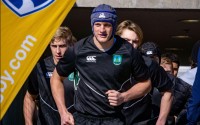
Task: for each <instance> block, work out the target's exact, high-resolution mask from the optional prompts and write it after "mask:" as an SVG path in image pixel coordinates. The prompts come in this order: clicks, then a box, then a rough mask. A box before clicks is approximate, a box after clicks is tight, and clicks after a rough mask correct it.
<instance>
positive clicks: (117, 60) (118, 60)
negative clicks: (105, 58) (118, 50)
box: [113, 55, 122, 65]
mask: <svg viewBox="0 0 200 125" xmlns="http://www.w3.org/2000/svg"><path fill="white" fill-rule="evenodd" d="M121 63H122V55H113V64H115V65H120V64H121Z"/></svg>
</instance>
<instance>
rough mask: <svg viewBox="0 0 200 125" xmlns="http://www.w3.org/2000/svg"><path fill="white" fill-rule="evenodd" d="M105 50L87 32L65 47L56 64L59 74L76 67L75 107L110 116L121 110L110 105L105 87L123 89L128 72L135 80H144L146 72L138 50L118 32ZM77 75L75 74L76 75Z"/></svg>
mask: <svg viewBox="0 0 200 125" xmlns="http://www.w3.org/2000/svg"><path fill="white" fill-rule="evenodd" d="M115 40H116V41H115V43H114V45H113V46H112V47H111V48H110V50H108V51H106V52H102V51H100V50H99V49H98V48H97V47H96V45H95V44H94V41H93V36H89V37H87V38H84V39H82V40H80V41H79V42H77V43H76V44H75V46H74V47H71V48H68V50H67V51H66V52H65V56H64V58H63V59H61V60H60V61H59V63H58V65H57V66H56V68H57V72H58V74H59V75H61V76H67V75H68V74H69V73H71V72H72V71H74V70H75V69H76V70H77V71H78V76H79V79H77V80H76V81H77V82H78V83H77V86H76V87H75V90H77V91H75V97H76V98H75V109H76V110H77V111H78V112H81V113H85V114H90V115H95V116H113V115H114V114H117V112H121V109H120V108H119V107H113V106H110V104H109V102H108V99H107V95H106V94H105V93H106V92H107V91H108V90H111V89H113V90H118V91H120V90H121V89H122V86H123V84H124V83H125V82H127V81H128V80H130V77H131V74H132V76H134V78H135V79H136V80H138V81H143V80H147V79H148V78H149V72H148V68H147V66H146V65H145V64H144V60H143V58H142V56H141V55H140V54H139V52H138V51H137V50H136V49H134V48H133V47H132V45H131V44H130V43H128V42H126V41H125V40H124V39H122V38H120V37H119V36H115ZM75 79H76V78H75Z"/></svg>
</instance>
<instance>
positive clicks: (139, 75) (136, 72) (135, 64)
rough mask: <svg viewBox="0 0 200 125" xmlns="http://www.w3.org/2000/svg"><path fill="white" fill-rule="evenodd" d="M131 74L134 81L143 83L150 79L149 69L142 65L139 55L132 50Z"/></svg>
mask: <svg viewBox="0 0 200 125" xmlns="http://www.w3.org/2000/svg"><path fill="white" fill-rule="evenodd" d="M132 57H133V58H132V74H133V77H134V78H135V80H136V81H144V80H147V79H148V78H149V77H150V74H149V69H148V67H147V66H146V64H145V63H144V60H143V58H142V56H141V54H140V53H139V52H138V51H137V50H136V49H133V51H132Z"/></svg>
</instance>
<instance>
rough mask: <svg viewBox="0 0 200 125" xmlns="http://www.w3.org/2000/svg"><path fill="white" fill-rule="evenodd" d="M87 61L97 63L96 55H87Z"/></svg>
mask: <svg viewBox="0 0 200 125" xmlns="http://www.w3.org/2000/svg"><path fill="white" fill-rule="evenodd" d="M86 62H95V63H96V56H87V57H86Z"/></svg>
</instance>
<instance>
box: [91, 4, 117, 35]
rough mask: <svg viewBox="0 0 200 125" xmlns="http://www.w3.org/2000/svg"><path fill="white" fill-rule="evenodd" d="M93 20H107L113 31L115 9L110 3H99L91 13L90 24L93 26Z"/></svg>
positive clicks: (115, 15) (114, 27) (115, 20)
mask: <svg viewBox="0 0 200 125" xmlns="http://www.w3.org/2000/svg"><path fill="white" fill-rule="evenodd" d="M95 22H109V23H111V24H112V26H113V33H114V32H115V29H116V22H117V14H116V10H115V9H114V8H112V7H111V6H110V5H106V4H100V5H99V6H97V7H95V8H94V9H93V11H92V14H91V26H92V27H93V25H94V23H95Z"/></svg>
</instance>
